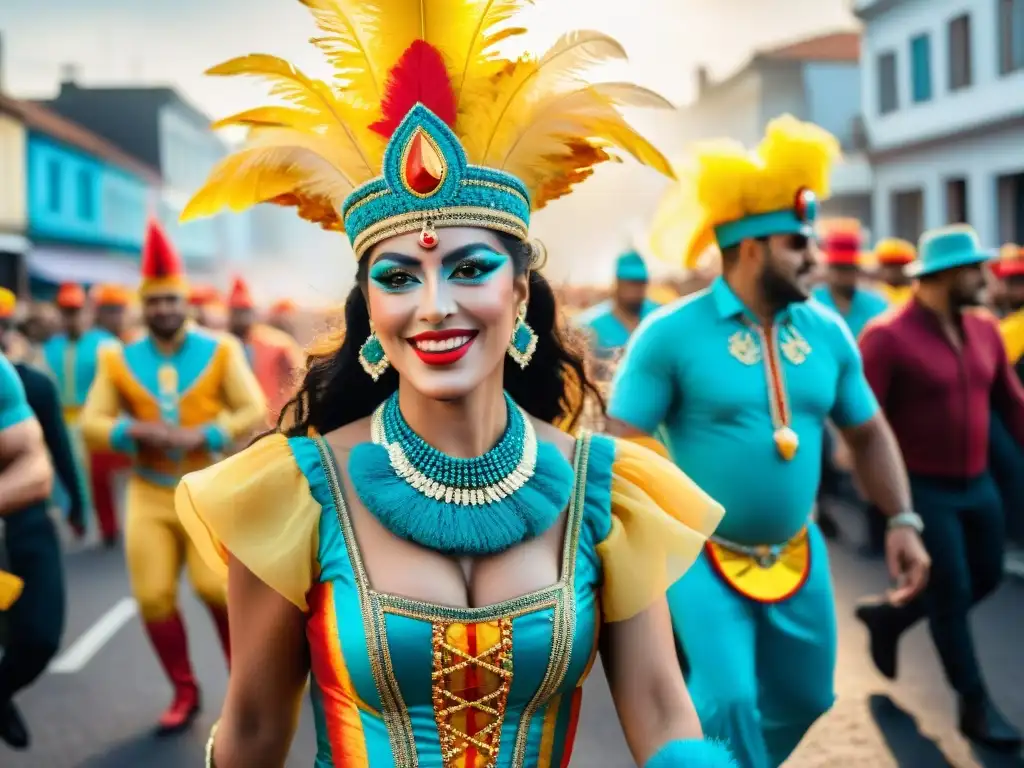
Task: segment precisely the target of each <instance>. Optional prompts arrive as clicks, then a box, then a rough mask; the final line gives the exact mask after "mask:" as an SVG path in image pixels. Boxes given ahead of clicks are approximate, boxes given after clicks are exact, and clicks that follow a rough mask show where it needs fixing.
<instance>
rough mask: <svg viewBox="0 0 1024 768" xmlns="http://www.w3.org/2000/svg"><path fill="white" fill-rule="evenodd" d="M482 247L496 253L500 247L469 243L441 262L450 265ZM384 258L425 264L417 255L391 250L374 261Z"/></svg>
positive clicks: (411, 264) (398, 261)
mask: <svg viewBox="0 0 1024 768" xmlns="http://www.w3.org/2000/svg"><path fill="white" fill-rule="evenodd" d="M481 248H486V249H487V250H489V251H493V252H495V253H498V252H499V251H498V249H497V248H495V247H494V246H493V245H491V244H490V243H484V242H476V243H467V244H466V245H463V246H460V247H458V248H456V249H455V250H454V251H452V252H451V253H447V254H445V257H444V258H443V259H441V263H442V264H444V265H445V266H450V265H451V264H453V263H454V262H457V261H461V260H462V259H464V258H466V257H467V256H468V255H469V254H471V253H473V252H474V251H478V250H480V249H481ZM384 259H387V260H388V261H394V262H397V263H399V264H401V265H403V266H406V267H419V266H422V265H423V262H422V261H420V260H419V259H418V258H416V257H415V256H409V255H407V254H404V253H392V252H391V251H385V252H384V253H382V254H380V255H379V256H377V258H376V259H374V263H377V262H378V261H383V260H384Z"/></svg>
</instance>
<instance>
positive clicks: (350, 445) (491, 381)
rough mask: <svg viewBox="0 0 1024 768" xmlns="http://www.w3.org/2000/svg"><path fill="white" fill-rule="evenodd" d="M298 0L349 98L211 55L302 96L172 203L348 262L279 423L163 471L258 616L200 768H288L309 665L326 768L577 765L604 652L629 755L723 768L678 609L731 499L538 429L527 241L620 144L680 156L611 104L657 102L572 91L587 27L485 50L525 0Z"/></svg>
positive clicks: (540, 389)
mask: <svg viewBox="0 0 1024 768" xmlns="http://www.w3.org/2000/svg"><path fill="white" fill-rule="evenodd" d="M306 5H308V6H309V7H311V8H313V9H314V13H315V15H316V17H317V20H318V21H319V23H320V24H321V25H322V26H323V28H324V29H325V30H326V31H327V32H326V34H327V35H329V37H327V38H325V40H324V41H322V44H323V45H325V46H327V47H328V48H329V49H330V51H331V55H332V60H333V62H334V63H335V64H336V65H337V66H338V67H339V68H340V73H339V77H340V81H341V82H339V83H338V84H337V87H338V91H337V92H335V91H334V90H333V88H332V86H329V85H327V84H325V83H321V82H314V81H311V80H307V79H305V78H304V77H303V76H302V75H301V74H297V73H295V70H293V69H292V68H291V67H290V66H288V65H286V64H285V63H284V62H280V61H277V60H273V59H271V58H270V57H265V56H250V57H245V58H243V59H239V60H236V61H234V62H231V63H228V64H225V65H222V66H220V67H218V68H216V69H215V70H214V72H218V73H224V74H227V73H238V74H241V73H250V74H255V73H268V74H269V73H272V72H273V73H280V74H281V76H283V77H287V78H288V79H289V80H290V81H291V82H292V83H293V84H295V85H294V87H295V88H296V90H293V91H291V93H293V94H295V97H296V98H295V100H296V102H297V105H296V107H292V108H280V109H277V108H271V109H270V110H269V111H268V110H256V111H254V112H249V113H247V114H245V115H242V116H240V117H238V118H235V121H237V122H241V123H248V124H251V123H252V122H253V121H254V120H257V119H262V120H264V121H272V122H276V123H278V124H279V127H277V128H274V129H267V130H266V131H263V130H260V131H254V132H253V135H252V137H251V141H250V144H249V146H248V147H247V148H245V149H243V150H241V153H240V154H238V155H236V156H235V157H232V158H229V159H228V160H226V161H225V162H224V164H223V165H222V166H220V167H219V168H218V169H217V170H216V171H215V172H214V174H213V177H212V178H211V180H210V182H209V183H208V185H207V186H206V187H205V188H204V189H203V190H202V191H200V193H199V194H198V195H197V197H196V198H195V201H194V202H193V203H192V205H190V207H189V208H188V209H187V210H188V211H189V212H190V213H204V214H208V213H214V212H216V211H217V210H218V209H219V208H220V207H221V206H223V205H232V206H234V207H246V206H247V205H250V204H253V203H257V202H261V201H265V200H268V199H274V200H276V201H277V202H286V203H289V204H297V205H298V206H299V211H300V213H301V214H303V215H305V216H310V217H313V218H316V219H317V220H318V221H320V222H321V223H323V224H325V225H326V226H328V227H329V228H332V229H336V230H344V231H345V232H346V234H347V235H348V237H349V240H350V242H351V244H352V246H353V250H354V251H355V255H356V258H357V259H358V268H357V285H356V286H354V287H353V289H352V291H351V293H350V294H349V297H348V300H347V303H346V310H345V319H346V334H347V335H346V337H345V338H344V340H343V342H342V343H341V344H340V346H335V347H333V348H330V349H328V350H326V351H325V352H324V354H322V355H320V356H319V357H314V359H313V362H312V365H311V367H310V368H309V370H308V371H307V373H306V377H305V380H304V382H303V387H302V390H301V391H300V394H299V396H298V398H297V400H294V401H292V403H291V405H290V406H289V408H288V409H286V412H285V416H286V421H288V422H289V423H291V424H292V426H290V427H289V428H288V429H287V431H286V433H285V434H275V435H272V436H269V437H266V438H264V439H262V440H260V441H258V442H257V443H256V444H255V445H253V446H252V447H250V448H248V449H247V450H245V451H243V452H241V453H239V454H237V455H235V456H233V457H231V458H230V459H227V460H226V461H224V462H223V463H221V464H218V465H217V466H215V467H211V468H210V469H208V470H204V471H202V472H197V473H194V474H191V475H188V476H186V477H185V479H184V480H183V481H182V484H181V485H180V486H179V489H178V512H179V514H180V515H181V516H182V519H183V521H184V522H185V524H186V525H187V526H189V531H190V533H191V534H192V535H193V536H194V537H195V540H196V541H197V543H200V544H201V545H202V546H203V548H204V551H205V552H206V553H207V554H208V555H209V557H210V560H211V561H212V562H214V563H215V564H218V565H221V567H223V565H224V561H225V560H227V561H229V562H228V563H227V567H228V569H229V570H230V579H229V585H230V601H231V618H232V621H233V622H235V621H237V622H238V623H239V624H240V625H244V626H245V627H246V632H245V633H244V635H243V634H241V633H236V634H235V635H234V637H232V642H233V646H232V663H233V665H234V666H233V668H232V674H231V682H230V685H229V691H228V696H227V700H226V703H225V707H224V712H223V715H222V720H221V725H220V727H219V729H218V730H217V731H216V733H215V734H214V736H213V737H212V741H211V744H210V748H209V750H208V753H207V755H208V756H207V762H208V764H210V765H213V764H216V765H217V766H218V768H249V767H250V766H255V765H260V766H280V765H284V763H285V760H286V755H287V751H288V746H289V742H290V740H291V737H292V732H293V730H294V726H295V713H296V706H297V701H298V697H299V696H300V695H301V692H302V689H303V686H304V684H305V681H306V679H307V678H308V676H309V672H310V667H312V677H313V683H312V685H311V692H312V699H313V708H314V713H315V718H316V725H317V735H318V739H317V742H318V755H317V760H316V765H317V766H319V767H320V768H330V767H331V766H338V768H340V767H341V766H346V767H347V768H369V767H370V766H372V768H397V767H398V766H401V767H402V768H415V766H423V767H424V768H426V766H431V767H432V768H495V766H502V767H503V768H513V767H515V768H546V767H548V766H551V767H559V766H566V765H567V764H568V762H569V757H570V754H571V751H572V742H573V735H574V732H575V725H576V722H577V719H578V714H579V703H580V696H581V692H582V683H583V681H584V679H585V678H586V676H587V673H588V671H589V669H590V667H591V664H592V663H593V661H594V658H595V655H596V649H597V648H598V642H599V641H600V647H601V649H602V653H603V656H604V658H603V660H604V662H605V667H606V669H607V670H608V677H609V681H610V684H611V689H612V693H613V695H614V697H615V699H616V703H617V705H618V711H619V712H620V713H621V719H622V722H623V725H624V730H625V733H626V737H627V741H628V742H629V746H630V748H631V750H632V752H633V755H634V757H635V759H636V761H637V763H639V764H641V765H645V766H647V767H648V768H676V766H683V765H686V766H697V765H700V766H705V768H719V767H720V766H728V765H732V760H731V758H730V757H729V754H728V751H727V750H726V749H725V748H724V747H723V746H722V745H720V744H716V743H711V742H705V741H704V740H703V739H702V737H701V734H700V724H699V722H698V720H697V718H696V716H695V713H694V711H693V707H692V705H691V704H690V702H689V699H688V696H687V693H686V688H685V684H684V682H683V679H682V675H681V674H680V672H679V669H678V663H677V661H676V655H675V648H674V646H673V643H672V639H671V630H670V626H669V616H668V611H667V608H666V605H665V598H664V590H665V587H666V585H667V581H668V579H670V578H672V575H674V574H676V573H678V572H679V571H680V570H686V568H687V567H688V566H689V565H690V563H691V562H692V561H693V559H694V558H695V557H696V556H697V553H698V552H699V550H700V547H701V545H702V543H703V542H704V540H705V538H706V536H707V535H708V533H709V532H710V531H711V529H713V528H714V526H715V524H716V523H717V521H718V519H719V516H720V515H721V514H722V510H721V508H720V507H718V505H717V504H715V503H714V502H713V501H712V500H711V499H709V498H708V497H707V496H705V495H704V494H703V493H702V492H701V491H700V490H699V489H697V488H696V486H694V485H693V484H692V483H690V482H689V480H688V479H687V478H686V477H685V476H684V475H683V474H682V473H681V472H679V471H678V470H676V469H675V468H674V467H672V465H671V464H670V463H668V462H666V461H665V460H663V459H661V458H660V457H658V456H657V455H655V454H652V453H649V452H647V451H645V450H643V449H642V448H640V447H638V446H635V445H632V444H629V443H616V442H615V441H614V440H612V439H610V438H608V437H605V436H600V435H592V436H591V435H586V434H585V435H581V436H580V437H579V439H573V438H572V437H570V436H568V435H566V434H565V433H563V432H560V431H559V430H557V429H556V428H554V427H553V426H551V424H552V422H554V421H556V420H558V419H559V417H562V416H564V415H566V414H565V403H564V401H565V396H566V383H565V381H566V379H565V378H564V376H563V372H564V371H565V370H566V369H569V370H571V371H573V372H574V375H575V376H576V377H583V365H582V361H581V359H580V357H579V356H578V355H576V354H574V353H573V352H572V351H571V350H570V349H569V348H568V346H567V345H566V344H565V343H564V338H563V336H562V334H561V332H560V330H559V328H558V327H557V325H556V318H557V307H556V306H555V299H554V295H553V292H552V289H551V286H550V284H549V283H548V282H547V281H546V280H545V279H544V278H543V277H542V276H541V274H540V272H539V271H538V268H539V266H540V255H539V250H540V249H538V248H537V247H535V246H534V245H533V244H531V243H530V242H529V240H528V228H529V218H530V214H531V211H532V210H534V209H536V208H539V207H542V206H543V205H544V204H545V203H546V202H547V201H549V200H551V199H553V198H554V197H558V196H560V195H563V194H566V193H567V192H569V190H570V188H571V187H572V186H573V184H575V183H576V182H577V181H580V180H582V179H584V178H586V177H587V176H589V175H590V173H591V171H592V168H593V166H594V165H595V164H597V163H599V162H601V161H603V160H607V159H610V157H611V153H612V152H613V151H615V149H616V148H618V149H626V150H628V151H631V152H633V153H634V154H636V155H637V156H638V157H640V158H641V159H643V160H644V161H646V162H647V163H648V164H649V165H652V166H654V167H655V168H658V169H661V170H667V166H666V163H665V161H664V159H663V158H662V157H661V155H660V154H659V153H658V152H657V151H656V150H654V149H653V147H651V146H650V144H648V143H647V142H646V141H644V140H643V139H642V138H641V137H640V136H639V135H637V134H636V133H635V131H634V130H633V129H632V128H631V127H630V126H629V124H628V123H626V121H625V120H624V119H623V118H622V117H621V115H620V114H619V112H618V111H617V110H616V109H615V105H616V104H617V103H623V102H626V103H635V102H637V101H639V102H641V103H645V104H651V103H657V104H659V105H664V104H665V103H664V101H662V100H660V99H657V98H656V97H654V96H653V95H652V94H649V93H648V92H646V91H643V90H642V89H638V88H636V87H634V86H630V85H624V84H617V85H615V86H607V87H606V86H599V85H587V84H586V83H584V82H582V81H580V80H579V79H578V76H579V74H580V73H581V71H582V70H583V69H584V66H585V65H588V64H590V63H592V62H594V61H595V60H598V61H599V60H603V59H608V58H619V57H621V56H622V49H621V48H620V47H619V45H618V43H616V42H615V41H614V40H611V39H610V38H608V37H607V36H605V35H601V34H598V33H593V32H579V33H572V34H568V35H565V36H564V37H562V38H561V39H560V40H559V41H558V42H557V43H556V44H555V46H554V48H553V49H552V50H551V51H549V52H548V53H547V54H546V55H545V56H544V57H542V58H541V59H540V60H539V62H538V61H537V60H533V59H520V60H516V61H508V60H503V59H502V58H500V56H499V55H498V54H497V52H496V51H495V50H494V49H493V46H494V45H495V44H496V43H497V41H498V40H500V39H502V38H503V37H508V36H510V35H514V34H516V32H517V30H516V28H515V27H514V26H513V27H505V23H506V22H511V23H513V24H514V21H512V17H513V16H514V15H515V11H516V10H517V7H518V6H520V5H525V3H524V2H515V1H514V0H506V1H505V2H501V3H493V2H489V1H488V0H460V1H459V2H453V0H416V1H415V2H387V3H365V2H355V0H341V1H340V2H339V1H338V0H331V2H326V0H324V1H322V2H321V1H320V0H306ZM502 29H504V31H501V30H502ZM357 45H358V48H357ZM357 50H358V51H359V53H357V52H356V51H357ZM367 57H369V58H367ZM273 79H277V78H276V77H275V78H273ZM379 87H382V88H383V90H378V88H379ZM278 89H279V90H278V92H282V91H281V90H280V85H279V86H278ZM300 90H301V93H302V95H301V96H299V91H300ZM314 99H316V103H317V104H319V105H320V106H318V107H316V108H314V107H313V103H314V102H313V100H314ZM284 123H287V124H288V127H284V125H283V124H284ZM272 137H273V138H272ZM583 378H584V386H583V388H582V389H583V390H584V391H585V390H587V389H588V386H589V382H587V381H586V380H585V377H583ZM289 415H290V416H291V418H290V420H289V419H288V417H289ZM568 415H569V416H571V417H578V415H579V414H578V411H577V412H574V413H571V414H568ZM570 421H571V419H570ZM229 553H230V557H229V556H228V554H229Z"/></svg>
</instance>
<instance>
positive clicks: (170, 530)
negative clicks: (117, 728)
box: [81, 223, 266, 732]
mask: <svg viewBox="0 0 1024 768" xmlns="http://www.w3.org/2000/svg"><path fill="white" fill-rule="evenodd" d="M140 294H141V297H142V301H143V312H144V316H145V321H146V325H147V328H148V331H149V333H148V335H147V336H145V337H144V338H142V339H139V340H138V341H135V342H133V343H131V344H126V345H125V346H124V347H121V346H113V347H107V348H104V350H103V351H102V353H101V355H100V361H99V369H98V372H97V375H96V380H95V382H94V383H93V386H92V389H91V390H90V391H89V396H88V399H87V400H86V404H85V408H84V410H83V412H82V422H81V423H82V431H83V433H84V434H85V438H86V440H87V441H88V442H89V443H90V445H91V446H93V447H94V448H96V449H112V450H115V451H118V452H121V453H127V454H131V455H132V457H133V459H134V464H133V471H132V476H131V479H130V480H129V483H128V500H127V521H126V524H125V543H126V549H127V556H128V571H129V575H130V577H131V585H132V591H133V593H134V595H135V599H136V601H137V602H138V604H139V611H140V613H141V614H142V619H143V622H144V623H145V627H146V632H147V634H148V635H149V638H150V640H151V641H152V643H153V648H154V649H155V650H156V653H157V656H158V657H159V659H160V662H161V664H162V665H163V668H164V671H165V672H166V673H167V676H168V677H169V678H170V681H171V683H172V685H173V687H174V699H173V701H172V704H171V706H170V708H169V709H168V710H167V711H166V712H165V713H164V715H163V716H162V717H161V718H160V729H161V730H162V731H165V732H172V731H176V730H180V729H182V728H184V727H186V726H187V725H188V724H189V723H190V722H191V721H192V719H193V718H194V716H195V714H196V713H197V712H198V710H199V689H198V686H197V685H196V681H195V678H194V676H193V674H192V666H191V663H190V661H189V655H188V644H187V638H186V635H185V627H184V625H183V623H182V620H181V616H180V614H179V613H178V608H177V586H178V578H179V575H180V572H181V567H182V564H183V562H184V564H185V566H186V568H187V570H188V574H189V578H190V580H191V582H192V585H193V587H194V588H195V590H196V592H197V593H198V595H199V597H200V598H201V599H202V600H203V602H205V603H206V604H207V606H209V608H210V610H211V612H212V614H213V618H214V621H215V623H216V626H217V631H218V633H219V635H220V638H221V641H222V643H223V645H224V651H225V653H227V652H228V621H227V612H226V610H225V608H224V597H225V596H224V585H223V582H222V581H221V580H220V579H218V578H217V576H216V575H215V574H214V573H213V572H212V571H211V570H210V569H209V568H208V567H207V566H206V565H205V564H204V562H203V561H202V559H201V557H200V556H199V554H198V553H197V551H196V549H195V548H194V547H193V546H192V545H191V544H190V543H189V541H188V538H187V537H186V536H185V533H184V531H183V530H182V528H181V525H180V523H179V522H178V519H177V516H176V515H175V513H174V488H175V486H176V485H177V484H178V481H179V480H180V478H181V476H182V475H183V474H185V473H186V472H190V471H192V470H196V469H201V468H202V467H206V466H209V465H210V464H212V463H213V462H214V461H216V460H217V459H218V458H219V457H220V456H221V455H222V454H223V452H224V451H225V450H226V449H227V448H229V447H230V446H231V445H232V443H233V442H234V441H235V440H236V439H237V438H238V437H239V436H241V435H244V434H248V433H249V432H250V431H251V430H253V429H255V428H256V426H257V425H259V424H261V423H262V422H263V419H264V418H265V413H266V407H265V403H264V400H263V395H262V393H261V392H260V389H259V384H258V383H257V382H256V380H255V378H254V377H253V375H252V373H251V372H250V371H249V366H248V365H247V364H246V362H245V357H244V355H243V353H242V350H241V348H240V346H239V345H238V343H237V342H236V341H234V340H233V339H231V338H229V337H228V336H226V335H224V334H214V333H211V332H208V331H205V330H202V329H199V328H195V327H193V326H191V325H189V324H188V323H187V321H186V313H187V296H188V286H187V285H186V282H185V275H184V271H183V269H182V266H181V261H180V259H179V257H178V255H177V253H176V252H175V251H174V250H173V248H172V246H171V244H170V242H169V240H168V239H167V237H166V235H165V234H164V233H163V231H162V230H161V229H160V228H159V226H158V225H157V224H155V223H151V224H150V225H149V229H148V231H147V233H146V244H145V248H144V250H143V254H142V285H141V288H140Z"/></svg>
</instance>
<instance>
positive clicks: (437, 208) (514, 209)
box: [341, 104, 530, 257]
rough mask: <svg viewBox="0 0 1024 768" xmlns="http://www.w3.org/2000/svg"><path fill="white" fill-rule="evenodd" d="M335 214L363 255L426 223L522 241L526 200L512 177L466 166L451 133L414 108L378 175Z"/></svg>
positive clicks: (522, 187) (420, 107) (393, 139)
mask: <svg viewBox="0 0 1024 768" xmlns="http://www.w3.org/2000/svg"><path fill="white" fill-rule="evenodd" d="M413 153H414V154H413ZM411 154H412V162H410V156H411ZM435 166H436V167H435ZM341 214H342V217H343V218H344V220H345V232H346V233H347V234H348V237H349V240H350V241H351V242H352V248H353V250H355V252H356V256H357V257H362V255H363V254H364V253H365V252H366V251H367V250H369V249H370V248H371V247H373V245H375V244H376V243H378V242H380V241H381V240H384V239H386V238H388V237H394V236H396V235H399V234H404V233H406V232H415V231H417V230H420V229H421V228H423V227H426V226H430V227H431V228H434V229H437V228H440V227H445V226H449V227H451V226H478V227H486V228H489V229H495V230H498V231H500V232H505V233H507V234H510V235H514V236H516V237H519V238H520V239H524V240H525V239H526V235H527V232H528V230H529V223H530V196H529V193H528V191H527V189H526V186H525V185H524V184H523V182H521V181H520V180H519V179H518V178H516V177H515V176H512V175H511V174H508V173H504V172H503V171H499V170H495V169H493V168H485V167H483V166H477V165H470V164H469V162H468V161H467V158H466V152H465V150H464V149H463V147H462V143H461V142H460V141H459V139H458V137H457V136H456V135H455V133H454V132H453V131H452V130H451V128H449V127H448V126H447V125H446V124H445V123H444V121H443V120H441V119H440V118H439V117H437V116H436V115H435V114H434V113H433V112H431V111H430V110H429V109H427V108H426V107H425V106H423V105H422V104H417V105H416V106H415V107H413V108H412V109H411V110H409V114H407V115H406V116H405V119H404V120H403V121H402V122H401V124H400V125H399V126H398V128H397V129H396V130H395V133H394V135H392V137H391V140H390V141H389V142H388V146H387V149H386V150H385V152H384V167H383V172H382V175H381V176H379V177H378V178H376V179H373V180H372V181H369V182H367V183H366V184H363V185H362V186H360V187H358V188H356V189H355V190H354V191H353V192H352V193H351V194H350V195H349V196H348V197H347V198H346V199H345V202H344V204H343V205H342V209H341Z"/></svg>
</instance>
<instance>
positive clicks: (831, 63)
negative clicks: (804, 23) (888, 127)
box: [659, 32, 872, 227]
mask: <svg viewBox="0 0 1024 768" xmlns="http://www.w3.org/2000/svg"><path fill="white" fill-rule="evenodd" d="M697 80H698V96H697V98H696V100H695V101H694V102H693V103H692V104H690V105H689V106H687V107H684V108H683V109H681V110H680V112H679V115H678V119H677V120H676V121H675V122H673V124H672V130H673V133H672V135H671V136H666V137H665V139H664V141H663V142H661V144H662V146H664V147H665V148H667V149H670V150H671V149H675V150H676V152H677V153H679V154H682V153H684V152H685V149H686V146H687V145H689V144H690V143H692V142H694V141H698V140H703V139H710V138H718V137H725V136H727V137H729V138H732V139H736V140H737V141H741V142H743V143H744V144H745V145H747V146H754V145H756V144H757V143H758V141H760V139H761V136H762V135H763V133H764V128H765V126H766V125H767V124H768V121H769V120H771V119H772V118H774V117H778V116H779V115H782V114H785V113H787V112H788V113H790V114H792V115H794V116H796V117H798V118H800V119H801V120H810V121H811V122H814V123H817V124H818V125H820V126H822V127H823V128H826V129H827V130H829V131H830V132H832V133H833V134H834V135H835V136H836V137H837V138H838V139H839V141H840V143H841V144H842V146H843V154H844V159H843V162H842V163H841V164H840V165H839V166H837V167H836V169H835V172H834V173H833V177H832V199H831V200H830V201H829V202H828V203H826V204H825V206H824V207H823V212H824V213H825V214H827V215H833V216H852V217H856V218H858V219H860V220H861V221H862V222H864V224H865V225H866V226H868V227H870V226H871V185H872V180H871V169H870V166H869V165H868V162H867V159H866V158H865V156H864V154H863V152H862V149H863V131H862V129H861V122H860V112H861V109H860V95H861V84H860V36H859V34H858V33H856V32H838V33H834V34H828V35H822V36H819V37H813V38H810V39H807V40H801V41H799V42H796V43H792V44H789V45H785V46H782V47H779V48H774V49H771V50H767V51H761V52H759V53H756V54H755V55H754V56H753V57H752V58H751V59H750V60H749V61H748V62H747V63H746V64H745V65H744V66H743V67H742V68H740V69H739V70H738V71H737V72H735V73H734V74H732V75H731V76H729V77H728V78H726V79H725V80H721V81H719V82H710V81H709V79H708V76H707V72H706V70H704V69H699V70H698V71H697ZM659 138H660V137H659Z"/></svg>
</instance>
